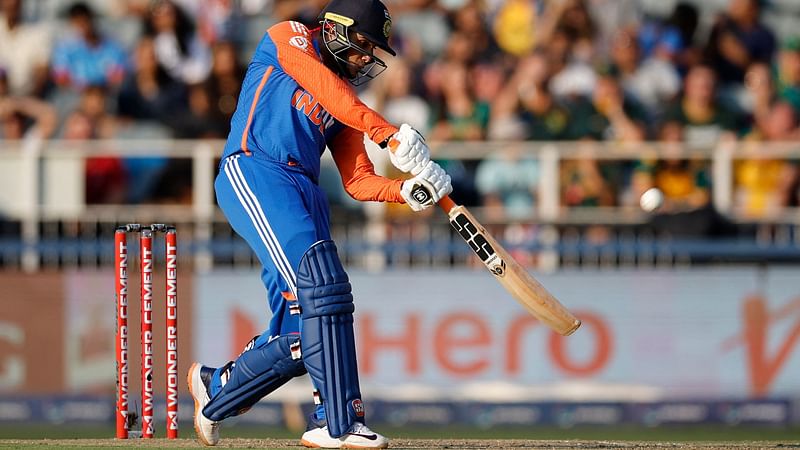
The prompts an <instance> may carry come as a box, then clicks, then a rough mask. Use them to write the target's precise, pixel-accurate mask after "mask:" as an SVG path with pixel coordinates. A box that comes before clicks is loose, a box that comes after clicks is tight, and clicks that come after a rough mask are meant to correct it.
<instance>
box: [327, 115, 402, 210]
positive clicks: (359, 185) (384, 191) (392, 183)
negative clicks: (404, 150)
mask: <svg viewBox="0 0 800 450" xmlns="http://www.w3.org/2000/svg"><path fill="white" fill-rule="evenodd" d="M330 148H331V154H332V155H333V160H334V162H335V163H336V168H337V169H339V175H341V177H342V185H343V186H344V190H345V191H346V192H347V193H348V194H350V196H351V197H353V198H354V199H356V200H360V201H377V202H394V203H405V200H403V196H402V195H400V186H401V185H402V184H403V182H402V181H401V180H392V179H389V178H386V177H382V176H380V175H377V174H376V173H375V166H373V164H372V161H371V160H370V159H369V155H367V151H366V150H365V149H364V133H362V132H360V131H356V130H354V129H352V128H345V129H344V130H342V131H341V132H340V133H339V134H338V135H337V136H336V138H335V139H334V140H333V142H331V144H330Z"/></svg>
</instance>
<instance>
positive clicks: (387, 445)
mask: <svg viewBox="0 0 800 450" xmlns="http://www.w3.org/2000/svg"><path fill="white" fill-rule="evenodd" d="M300 443H301V444H303V446H304V447H308V448H322V447H320V446H319V445H317V444H315V443H313V442H310V441H307V440H305V439H300ZM339 448H362V449H363V448H389V443H388V442H387V443H386V445H381V446H378V447H372V446H366V447H364V446H360V445H353V444H344V445H341V446H340V447H339Z"/></svg>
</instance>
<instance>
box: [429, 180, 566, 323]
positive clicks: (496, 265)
mask: <svg viewBox="0 0 800 450" xmlns="http://www.w3.org/2000/svg"><path fill="white" fill-rule="evenodd" d="M439 206H440V207H441V208H442V209H443V210H444V212H446V213H447V215H448V217H449V218H450V225H452V226H453V228H454V229H455V230H456V231H457V232H458V234H459V235H461V237H462V238H463V239H464V241H466V242H467V244H469V246H470V248H472V251H473V252H475V254H476V255H477V256H478V258H480V260H481V261H482V262H483V265H485V266H486V268H487V269H489V272H491V273H492V275H494V277H495V278H496V279H497V281H498V282H499V283H500V285H501V286H503V287H504V288H505V290H506V291H508V293H509V294H511V296H512V297H514V299H515V300H516V301H518V302H519V303H520V304H521V305H522V306H523V307H525V309H527V310H528V312H529V313H531V314H533V316H534V317H536V318H537V319H539V320H540V321H541V322H542V323H544V324H546V325H548V326H549V327H551V328H552V329H554V330H555V331H556V332H558V333H559V334H562V335H564V336H569V335H570V334H572V333H574V332H575V330H577V329H578V327H580V326H581V321H580V320H578V318H577V317H575V316H574V315H572V313H571V312H569V310H567V308H565V307H564V305H562V304H561V303H560V302H559V301H558V300H557V299H556V298H555V297H553V296H552V295H551V294H550V293H549V292H547V290H546V289H545V288H544V286H542V285H541V283H539V282H538V281H536V279H535V278H533V276H531V274H529V273H528V271H527V270H525V268H524V267H522V266H521V265H520V264H519V263H518V262H516V261H515V260H514V258H512V257H511V255H510V254H509V253H508V252H507V251H506V249H504V248H503V247H502V246H501V245H500V243H498V242H497V241H496V240H495V239H494V238H493V237H492V236H491V235H490V234H489V233H487V232H486V229H485V228H484V227H483V225H481V224H480V222H478V221H477V219H475V216H473V215H472V214H471V213H470V212H469V210H467V208H465V207H464V206H461V205H457V204H455V202H453V200H451V199H450V197H447V196H445V197H444V198H442V199H441V200H440V201H439Z"/></svg>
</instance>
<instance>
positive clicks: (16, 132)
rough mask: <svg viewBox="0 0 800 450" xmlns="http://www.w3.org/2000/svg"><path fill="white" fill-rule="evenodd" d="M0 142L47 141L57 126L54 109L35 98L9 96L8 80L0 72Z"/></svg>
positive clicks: (1, 71)
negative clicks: (26, 139)
mask: <svg viewBox="0 0 800 450" xmlns="http://www.w3.org/2000/svg"><path fill="white" fill-rule="evenodd" d="M0 124H2V126H0V140H17V139H25V138H31V139H47V138H49V137H50V136H52V134H53V132H54V131H55V129H56V126H57V124H58V114H57V113H56V110H55V108H53V107H52V106H50V105H49V104H47V103H46V102H43V101H42V100H39V99H38V98H36V97H30V96H25V97H19V96H11V95H9V86H8V78H7V76H6V73H5V71H3V70H0Z"/></svg>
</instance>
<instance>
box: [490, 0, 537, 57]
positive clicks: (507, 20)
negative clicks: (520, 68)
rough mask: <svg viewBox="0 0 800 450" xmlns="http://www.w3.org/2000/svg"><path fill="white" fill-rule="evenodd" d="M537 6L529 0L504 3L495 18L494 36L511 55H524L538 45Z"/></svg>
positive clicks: (499, 44)
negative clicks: (536, 30)
mask: <svg viewBox="0 0 800 450" xmlns="http://www.w3.org/2000/svg"><path fill="white" fill-rule="evenodd" d="M536 21H537V14H536V6H535V5H534V4H533V2H530V1H528V0H508V1H505V2H503V3H502V5H501V6H500V9H499V11H498V12H497V16H496V17H495V19H494V27H493V32H494V38H495V39H496V41H497V45H498V46H499V47H500V49H502V51H504V52H505V53H507V54H509V55H513V56H515V57H523V56H525V55H526V54H528V53H529V52H530V51H532V50H533V49H534V47H535V46H536V44H537V42H536V33H535V32H534V29H535V26H536Z"/></svg>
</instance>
